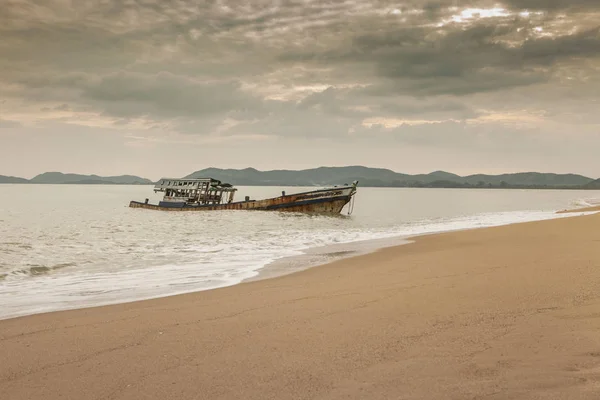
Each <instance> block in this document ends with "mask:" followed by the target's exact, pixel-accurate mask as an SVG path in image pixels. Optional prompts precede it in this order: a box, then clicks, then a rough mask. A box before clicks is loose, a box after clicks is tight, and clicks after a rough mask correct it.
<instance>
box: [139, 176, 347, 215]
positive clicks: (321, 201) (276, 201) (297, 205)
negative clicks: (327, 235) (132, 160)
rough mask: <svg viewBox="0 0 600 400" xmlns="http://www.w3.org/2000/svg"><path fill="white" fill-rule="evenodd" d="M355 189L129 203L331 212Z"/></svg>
mask: <svg viewBox="0 0 600 400" xmlns="http://www.w3.org/2000/svg"><path fill="white" fill-rule="evenodd" d="M355 193H356V182H355V183H354V184H353V185H352V186H343V187H333V188H328V189H321V190H313V191H310V192H304V193H297V194H292V195H286V194H285V192H282V195H281V196H279V197H274V198H271V199H265V200H249V199H248V198H246V201H240V202H235V203H233V202H230V203H216V202H215V203H212V204H201V203H199V202H197V201H196V202H191V203H186V202H185V200H183V201H169V200H170V198H169V197H168V196H165V199H166V200H167V201H164V200H165V199H163V201H161V202H160V203H159V204H158V205H155V204H148V201H147V200H146V202H144V203H140V202H137V201H132V202H130V203H129V207H132V208H144V209H148V210H160V211H216V210H265V211H288V212H309V213H334V214H339V213H340V212H341V211H342V209H343V208H344V206H345V205H346V204H348V202H350V200H351V199H352V197H353V196H354V194H355Z"/></svg>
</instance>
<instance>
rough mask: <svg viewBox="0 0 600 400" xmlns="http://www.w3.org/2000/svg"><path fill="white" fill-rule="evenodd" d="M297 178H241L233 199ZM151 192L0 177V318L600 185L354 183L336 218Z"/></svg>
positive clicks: (553, 199)
mask: <svg viewBox="0 0 600 400" xmlns="http://www.w3.org/2000/svg"><path fill="white" fill-rule="evenodd" d="M305 189H306V190H311V189H314V188H282V187H240V188H239V191H238V193H237V198H238V199H240V198H243V197H244V196H245V195H249V196H251V197H252V198H256V199H259V198H263V197H273V196H278V195H279V194H280V193H281V191H282V190H286V191H287V193H293V192H297V191H303V190H305ZM147 197H148V198H150V200H151V202H156V201H158V199H159V197H160V196H158V195H155V194H153V192H152V187H151V186H100V185H89V186H88V185H85V186H81V185H0V318H8V317H13V316H18V315H25V314H33V313H38V312H44V311H53V310H61V309H69V308H78V307H84V306H92V305H99V304H110V303H118V302H125V301H131V300H138V299H146V298H152V297H159V296H165V295H171V294H177V293H184V292H192V291H198V290H205V289H211V288H216V287H222V286H227V285H233V284H236V283H239V282H241V281H242V280H245V279H248V278H251V277H253V276H255V275H257V274H258V272H259V271H260V270H261V269H262V268H264V267H265V266H266V265H268V264H270V263H272V262H274V261H276V260H281V259H287V258H288V257H291V258H295V259H296V260H298V259H299V258H298V256H301V255H302V254H305V253H306V251H307V250H308V249H311V248H316V247H323V246H331V245H339V244H340V243H350V242H358V241H365V240H373V239H384V238H392V237H401V236H404V237H406V236H410V235H415V234H422V233H431V232H440V231H448V230H455V229H465V228H475V227H484V226H494V225H502V224H508V223H514V222H522V221H531V220H541V219H548V218H556V217H557V215H556V214H555V213H554V211H556V210H559V209H564V208H569V207H578V206H585V205H589V204H597V203H598V201H599V199H598V197H600V194H598V193H596V192H591V191H551V190H468V189H387V188H386V189H380V188H360V187H359V191H358V194H357V195H356V203H355V207H354V212H353V214H352V215H351V216H346V215H342V216H337V217H335V216H334V217H332V216H314V215H303V214H290V213H279V212H264V211H213V212H197V213H190V212H187V213H177V212H174V213H166V212H158V211H151V210H142V209H130V208H128V204H129V201H130V200H141V201H143V200H144V199H145V198H147ZM344 212H346V210H344ZM334 247H335V246H333V247H332V248H334ZM325 248H327V247H325ZM332 254H333V253H332ZM300 259H301V258H300ZM324 260H325V259H324ZM296 262H297V261H296ZM280 265H281V264H280ZM283 265H285V264H283Z"/></svg>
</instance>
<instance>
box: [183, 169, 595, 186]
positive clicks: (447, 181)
mask: <svg viewBox="0 0 600 400" xmlns="http://www.w3.org/2000/svg"><path fill="white" fill-rule="evenodd" d="M200 177H212V178H215V179H219V180H221V181H224V182H228V183H231V184H234V185H246V186H257V185H261V186H328V185H339V184H344V183H351V182H352V181H354V180H359V181H360V185H361V186H375V187H448V188H451V187H459V188H460V187H488V188H489V187H494V188H540V189H543V188H561V189H576V188H577V189H579V188H590V189H591V188H592V187H586V185H588V184H590V185H591V182H594V180H593V179H592V178H588V177H585V176H582V175H575V174H552V173H539V172H522V173H515V174H502V175H482V174H478V175H469V176H459V175H456V174H452V173H449V172H445V171H435V172H432V173H429V174H418V175H408V174H402V173H398V172H394V171H392V170H389V169H381V168H368V167H363V166H349V167H320V168H313V169H306V170H301V171H291V170H273V171H258V170H256V169H254V168H246V169H219V168H207V169H203V170H200V171H196V172H194V173H192V174H189V175H188V176H186V177H185V178H200Z"/></svg>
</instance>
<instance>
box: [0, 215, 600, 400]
mask: <svg viewBox="0 0 600 400" xmlns="http://www.w3.org/2000/svg"><path fill="white" fill-rule="evenodd" d="M598 226H600V215H595V214H594V215H584V216H573V217H572V218H571V217H569V218H558V219H552V220H545V221H534V222H525V223H518V224H512V225H504V226H497V227H491V228H484V229H472V230H462V231H455V232H445V233H439V234H435V235H425V236H422V237H418V238H416V239H415V240H414V242H413V243H411V244H410V245H409V246H404V245H401V246H396V247H388V248H385V249H381V250H379V251H377V252H375V253H369V254H365V255H360V256H357V257H352V258H348V259H343V260H338V261H335V262H333V263H330V264H327V265H324V266H321V267H319V268H311V269H308V270H304V271H301V272H298V273H294V274H290V275H285V276H280V277H277V278H272V279H265V280H260V281H254V282H247V283H245V284H242V285H235V286H229V287H226V288H222V289H219V290H208V291H202V292H195V293H189V294H183V295H178V296H170V297H164V298H160V299H152V300H145V301H138V302H132V303H126V304H118V305H111V306H103V307H95V308H88V309H78V310H71V311H58V312H53V313H46V314H37V315H31V316H25V317H19V318H14V319H8V320H3V321H0V355H3V358H2V359H3V360H4V362H3V363H2V364H0V385H2V387H3V393H4V394H5V395H6V396H8V398H11V399H15V400H20V399H30V398H44V399H48V400H54V399H58V398H68V399H80V398H100V397H107V398H112V399H128V400H129V399H142V398H144V399H148V398H149V399H170V398H173V399H181V398H197V397H198V396H200V397H202V398H211V399H229V398H232V397H242V398H245V399H279V398H281V397H282V393H285V396H284V397H290V398H291V397H293V398H327V399H338V398H340V399H341V398H348V397H350V398H357V397H359V398H392V397H396V396H397V395H398V393H402V394H403V396H404V397H403V398H405V399H415V400H416V399H423V398H435V399H448V400H450V399H457V398H482V397H485V396H488V397H489V398H492V399H505V398H511V399H530V398H561V399H586V400H587V399H596V398H597V397H598V393H599V392H600V377H599V376H600V358H599V357H598V349H599V348H600V334H599V333H600V318H598V315H600V247H598V246H597V242H598V241H600V230H598Z"/></svg>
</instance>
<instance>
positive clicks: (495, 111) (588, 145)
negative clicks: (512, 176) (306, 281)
mask: <svg viewBox="0 0 600 400" xmlns="http://www.w3.org/2000/svg"><path fill="white" fill-rule="evenodd" d="M0 3H1V4H2V5H1V7H0V156H1V157H0V174H2V175H14V176H21V177H26V178H30V177H33V176H34V175H36V174H38V173H41V172H45V171H62V172H74V173H84V174H91V173H95V174H99V175H119V174H134V175H139V176H143V177H147V178H150V179H158V178H160V177H162V176H184V175H187V174H189V173H191V172H193V171H196V170H199V169H202V168H207V167H221V168H245V167H254V168H257V169H262V170H265V169H303V168H312V167H318V166H343V165H365V166H371V167H380V168H390V169H392V170H395V171H398V172H404V173H426V172H430V171H434V170H446V171H449V172H454V173H458V174H461V175H466V174H470V173H479V172H482V173H503V172H517V171H540V172H557V173H567V172H573V173H580V174H584V175H587V176H590V177H593V178H598V177H600V162H599V161H598V160H599V158H598V154H599V149H600V107H599V104H598V94H600V27H599V26H600V22H599V21H600V1H598V0H570V1H566V0H505V1H504V2H493V1H487V0H464V1H463V0H432V1H423V0H418V1H417V0H405V1H391V0H338V1H332V0H270V1H266V0H248V1H240V0H196V1H192V0H37V1H32V0H0Z"/></svg>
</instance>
